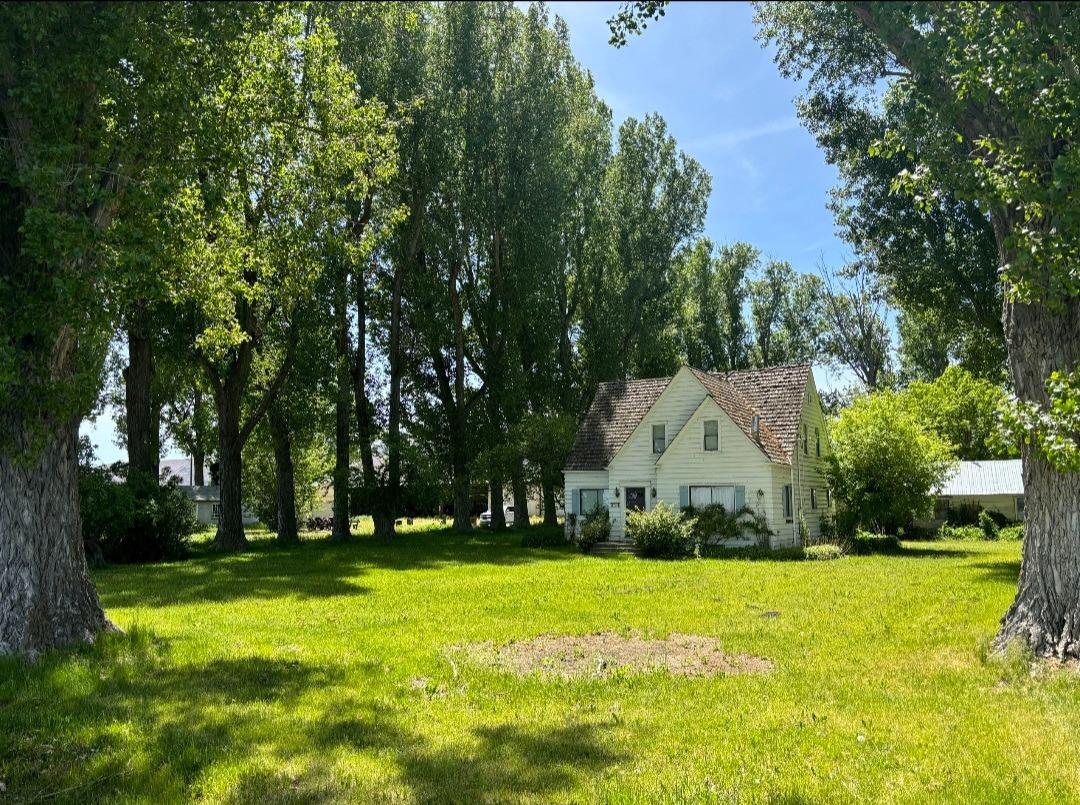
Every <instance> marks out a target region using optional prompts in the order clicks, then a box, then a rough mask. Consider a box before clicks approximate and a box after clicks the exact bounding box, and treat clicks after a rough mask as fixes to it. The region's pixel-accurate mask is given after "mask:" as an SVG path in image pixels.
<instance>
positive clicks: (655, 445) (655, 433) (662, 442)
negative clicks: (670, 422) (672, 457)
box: [652, 425, 667, 455]
mask: <svg viewBox="0 0 1080 805" xmlns="http://www.w3.org/2000/svg"><path fill="white" fill-rule="evenodd" d="M664 430H665V429H664V426H663V425H653V426H652V451H653V452H654V453H656V454H657V455H659V454H660V453H663V452H664V448H665V447H667V439H666V438H665V433H664Z"/></svg>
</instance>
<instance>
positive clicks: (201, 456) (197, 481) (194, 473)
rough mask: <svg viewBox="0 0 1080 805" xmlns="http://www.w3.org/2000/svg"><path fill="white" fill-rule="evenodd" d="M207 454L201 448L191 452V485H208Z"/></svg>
mask: <svg viewBox="0 0 1080 805" xmlns="http://www.w3.org/2000/svg"><path fill="white" fill-rule="evenodd" d="M205 468H206V453H205V452H203V449H202V448H201V447H196V448H194V449H193V450H192V451H191V483H192V484H193V485H194V486H203V485H204V484H205V483H206V469H205Z"/></svg>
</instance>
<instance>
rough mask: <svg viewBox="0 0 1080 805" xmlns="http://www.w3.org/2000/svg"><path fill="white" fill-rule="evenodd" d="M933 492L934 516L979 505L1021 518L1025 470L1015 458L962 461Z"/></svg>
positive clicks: (1013, 517)
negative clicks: (934, 499) (934, 495)
mask: <svg viewBox="0 0 1080 805" xmlns="http://www.w3.org/2000/svg"><path fill="white" fill-rule="evenodd" d="M935 494H936V497H937V504H936V506H935V507H934V516H935V518H937V519H942V520H943V519H945V514H946V512H947V511H948V509H950V508H951V509H960V508H965V507H975V506H978V507H979V508H982V509H986V510H988V511H996V512H998V513H1000V514H1002V515H1004V516H1005V517H1007V518H1009V519H1010V520H1015V521H1016V522H1023V520H1024V474H1023V468H1022V466H1021V463H1020V459H1018V458H1013V459H1006V460H1002V461H961V462H960V463H959V465H958V466H957V468H956V470H955V471H954V472H953V473H952V475H950V476H949V477H948V478H947V479H946V480H945V482H944V483H943V484H942V485H941V487H940V488H939V489H938V490H937V491H936V493H935Z"/></svg>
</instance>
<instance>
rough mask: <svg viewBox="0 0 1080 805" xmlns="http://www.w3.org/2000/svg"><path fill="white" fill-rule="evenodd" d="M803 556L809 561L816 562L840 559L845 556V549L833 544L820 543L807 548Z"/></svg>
mask: <svg viewBox="0 0 1080 805" xmlns="http://www.w3.org/2000/svg"><path fill="white" fill-rule="evenodd" d="M803 555H804V556H805V557H806V558H807V559H811V560H815V561H823V560H828V559H839V558H840V557H841V556H843V555H844V549H843V548H841V547H840V546H839V545H836V544H835V543H832V542H819V543H818V544H817V545H810V546H808V547H807V548H805V549H804V550H803Z"/></svg>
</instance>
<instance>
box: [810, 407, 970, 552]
mask: <svg viewBox="0 0 1080 805" xmlns="http://www.w3.org/2000/svg"><path fill="white" fill-rule="evenodd" d="M830 437H831V440H832V444H833V452H832V453H831V454H830V455H829V456H828V458H827V460H826V475H827V477H828V480H829V486H830V487H831V488H832V490H833V492H834V494H835V495H836V498H837V500H838V501H839V502H840V504H841V511H842V515H841V517H840V520H839V522H838V525H839V526H840V527H841V529H842V530H843V531H850V530H852V528H851V527H852V526H855V527H860V528H869V529H871V530H873V531H883V532H894V531H895V530H896V529H897V528H900V527H901V526H903V525H905V524H906V523H908V522H910V521H911V520H912V519H914V518H916V517H918V516H919V515H921V514H922V513H923V512H925V511H927V510H928V509H929V507H930V505H931V497H930V490H932V489H933V488H934V487H935V486H937V485H938V484H940V483H941V482H942V481H943V480H944V479H945V477H946V476H947V474H948V472H949V471H950V469H951V468H952V465H953V458H952V445H951V444H949V443H948V442H947V441H945V440H944V439H942V438H941V437H940V436H938V435H936V434H934V433H932V432H931V431H929V430H927V428H926V427H924V425H923V423H922V422H921V421H920V419H919V417H918V416H917V415H916V414H915V412H913V411H911V410H909V408H908V407H906V406H905V404H904V403H903V401H902V400H901V398H900V397H899V395H897V394H895V393H893V392H881V393H878V394H871V395H868V396H866V397H861V398H859V399H857V400H855V402H853V403H852V404H851V405H850V406H849V407H847V408H845V409H844V410H843V411H841V412H840V416H839V417H838V418H837V420H836V423H835V425H834V426H833V428H832V431H831V433H830Z"/></svg>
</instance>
